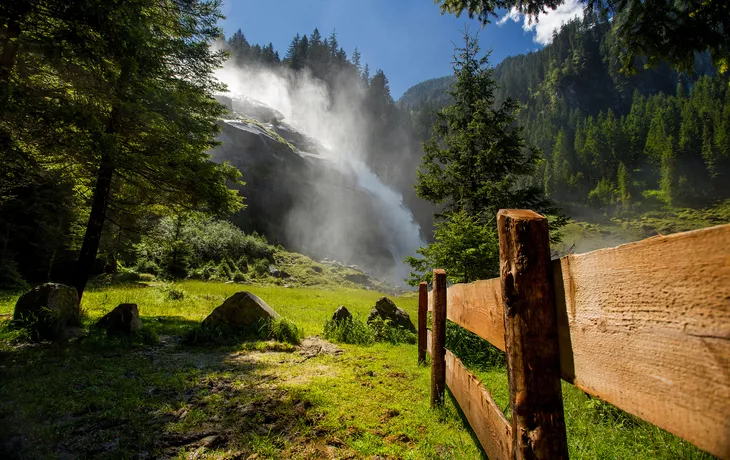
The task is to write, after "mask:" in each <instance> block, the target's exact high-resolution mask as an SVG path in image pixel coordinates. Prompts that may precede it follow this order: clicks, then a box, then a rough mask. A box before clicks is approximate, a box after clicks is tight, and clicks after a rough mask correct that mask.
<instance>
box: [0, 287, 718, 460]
mask: <svg viewBox="0 0 730 460" xmlns="http://www.w3.org/2000/svg"><path fill="white" fill-rule="evenodd" d="M171 288H174V292H176V294H175V295H173V296H170V295H169V293H170V292H172V291H171ZM240 289H246V290H250V291H251V292H253V293H254V294H256V295H258V296H260V297H261V298H262V299H264V300H265V301H266V302H267V303H268V304H269V305H271V306H272V307H273V308H274V309H275V310H276V311H277V312H279V314H281V315H282V317H284V318H286V319H287V320H289V321H293V322H294V323H295V324H296V325H297V326H298V327H300V328H302V329H303V332H304V335H306V336H312V335H315V334H320V335H321V334H322V332H323V327H324V324H325V322H326V320H328V319H329V318H330V317H331V315H332V313H333V312H334V310H335V309H336V308H337V307H338V306H340V305H345V306H347V308H348V309H349V310H350V312H352V313H353V315H354V316H355V317H356V318H361V319H362V318H365V317H366V316H367V314H368V313H369V311H370V309H371V308H372V306H373V305H374V304H375V301H376V300H377V299H378V298H379V297H380V296H381V294H378V293H376V292H373V291H367V290H355V289H336V288H332V289H321V288H318V289H314V288H303V287H298V288H284V287H281V286H240V285H235V284H222V283H205V282H195V281H186V282H182V283H179V284H178V285H176V286H172V287H171V286H169V285H152V286H147V287H142V285H135V286H116V287H112V288H105V289H96V290H91V291H89V292H87V293H86V294H85V295H84V298H83V301H82V308H83V310H84V312H85V314H86V315H87V319H86V323H87V324H89V323H91V322H93V321H94V320H96V319H98V318H99V317H100V316H101V315H103V314H104V313H106V312H107V311H109V310H110V309H112V308H113V307H115V306H116V305H117V304H119V303H122V302H135V303H137V304H138V305H139V308H140V313H141V315H142V317H143V323H144V326H145V328H146V329H147V330H148V331H150V335H149V336H150V337H159V341H157V342H155V341H144V340H143V341H130V342H123V341H113V340H105V339H104V338H103V337H99V336H93V337H91V338H88V339H86V340H81V341H72V342H69V343H66V344H33V345H26V344H21V345H13V344H12V339H13V338H14V337H13V336H12V333H9V332H7V331H3V332H1V333H0V457H2V458H133V457H142V456H148V457H169V458H188V456H190V455H193V456H195V455H197V457H196V458H248V457H249V456H250V455H253V454H257V455H258V456H257V457H254V458H302V459H304V458H406V459H421V458H432V459H441V458H445V459H449V458H453V459H478V458H483V457H482V455H483V454H482V453H481V451H480V449H479V447H478V443H477V442H476V440H475V438H474V437H473V435H472V433H471V431H470V430H469V428H468V426H467V425H466V424H465V422H464V420H463V419H462V417H461V415H460V413H459V410H458V409H457V407H456V406H455V404H454V402H453V400H452V399H451V398H447V401H446V404H445V407H444V408H443V409H441V410H436V411H434V410H431V409H430V408H429V406H428V401H429V398H428V395H429V388H430V376H429V368H428V367H426V366H419V365H417V364H416V361H417V351H416V346H415V345H411V344H397V345H393V344H390V343H375V344H368V345H366V346H362V345H347V344H338V345H337V346H333V345H330V344H327V343H326V342H322V341H320V340H315V341H313V342H308V341H311V340H312V339H307V340H305V341H304V342H303V343H302V346H301V347H300V348H295V347H294V346H292V345H290V344H288V343H279V342H267V341H259V342H246V343H238V344H234V345H230V344H229V345H225V346H220V345H213V346H211V345H208V346H195V347H193V346H186V345H183V344H182V343H180V338H181V337H183V336H184V335H185V334H186V333H187V332H188V331H190V330H191V329H193V328H194V327H196V325H197V324H199V322H200V321H201V320H202V319H203V318H205V316H207V314H208V313H210V312H211V311H212V310H213V308H215V307H216V306H217V305H219V304H220V303H222V301H223V300H224V299H225V298H226V297H228V296H230V295H232V294H233V293H234V292H236V291H237V290H240ZM16 299H17V294H7V293H6V294H2V295H0V313H10V312H12V308H13V305H14V303H15V300H16ZM394 300H395V302H396V304H397V305H398V306H399V307H401V308H404V309H405V310H406V311H407V312H408V313H409V314H410V315H411V318H412V319H413V320H414V321H415V319H416V309H417V298H416V297H415V296H413V295H407V296H403V297H398V298H394ZM465 340H466V339H465ZM464 343H469V342H464ZM469 350H470V347H468V346H467V347H463V350H462V351H461V353H462V354H469ZM475 353H476V352H475ZM479 353H481V354H475V356H479V359H483V357H484V356H489V352H486V353H487V354H484V353H485V352H484V351H483V350H480V351H479ZM464 358H465V362H471V363H472V364H471V365H472V368H473V369H474V370H475V372H476V373H477V375H478V376H479V377H480V378H481V379H482V380H483V382H484V384H485V386H486V387H487V388H488V389H489V390H490V392H491V393H492V394H493V396H494V398H495V400H496V402H497V404H498V405H499V406H500V408H502V409H503V410H505V411H506V409H507V406H508V401H509V396H508V392H507V378H506V373H505V371H504V369H503V368H501V367H499V366H497V367H492V368H484V367H480V366H475V364H474V362H473V360H472V361H470V360H469V359H468V358H469V356H464ZM494 362H498V360H496V361H494ZM563 392H564V405H565V411H566V420H567V425H568V441H569V448H570V455H571V457H572V458H587V459H588V458H590V459H593V458H595V459H604V458H615V459H622V458H647V459H648V458H666V459H669V458H710V457H709V456H707V455H706V454H703V453H702V452H700V451H699V450H698V449H696V448H694V447H692V446H691V445H689V444H688V443H686V442H684V441H681V440H679V439H677V438H676V437H674V436H672V435H670V434H668V433H666V432H664V431H662V430H660V429H658V428H656V427H654V426H652V425H649V424H647V423H644V422H642V421H639V420H637V419H635V418H633V417H631V416H628V415H627V414H625V413H623V412H622V411H619V410H617V409H615V408H613V407H611V406H609V405H606V404H603V403H601V402H599V401H598V400H596V399H589V398H588V397H586V396H585V395H584V394H583V393H582V392H580V391H578V390H576V389H575V388H573V387H572V386H570V385H568V384H564V385H563ZM507 413H508V412H507Z"/></svg>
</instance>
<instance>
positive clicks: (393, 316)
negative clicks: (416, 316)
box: [368, 297, 416, 332]
mask: <svg viewBox="0 0 730 460" xmlns="http://www.w3.org/2000/svg"><path fill="white" fill-rule="evenodd" d="M377 317H380V318H381V319H382V320H383V321H385V320H390V321H391V322H392V323H393V324H394V325H395V326H398V327H400V328H403V329H408V330H409V331H411V332H416V327H415V326H414V325H413V323H412V322H411V317H410V316H408V313H406V311H405V310H403V309H402V308H398V307H397V306H396V305H395V304H394V303H393V301H392V300H390V299H389V298H387V297H381V298H380V300H378V301H377V302H376V303H375V307H374V308H373V309H372V310H371V311H370V315H368V324H370V323H371V322H373V321H374V320H375V318H377Z"/></svg>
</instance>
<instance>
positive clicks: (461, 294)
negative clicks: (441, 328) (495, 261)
mask: <svg viewBox="0 0 730 460" xmlns="http://www.w3.org/2000/svg"><path fill="white" fill-rule="evenodd" d="M446 304H447V305H448V306H449V307H448V309H447V310H446V318H447V319H449V320H450V321H453V322H455V323H456V324H458V325H459V326H461V327H463V328H464V329H467V330H469V331H471V332H473V333H475V334H476V335H478V336H479V337H481V338H483V339H485V340H487V341H488V342H489V343H491V344H492V345H494V346H495V347H497V348H499V349H500V350H502V351H504V307H503V306H502V287H501V284H500V279H499V278H493V279H489V280H483V281H476V282H474V283H469V284H455V285H453V286H451V287H449V288H448V289H447V291H446Z"/></svg>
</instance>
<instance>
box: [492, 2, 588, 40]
mask: <svg viewBox="0 0 730 460" xmlns="http://www.w3.org/2000/svg"><path fill="white" fill-rule="evenodd" d="M575 17H577V18H582V17H583V5H582V4H581V2H580V0H565V3H563V4H562V5H560V6H559V7H558V8H557V9H556V10H550V9H548V10H547V13H540V14H539V15H538V17H537V21H535V20H533V21H532V23H530V20H529V18H528V17H527V16H525V15H523V14H522V13H520V12H519V10H517V9H516V8H512V9H511V10H510V11H509V12H508V13H507V14H505V15H504V16H502V17H501V18H500V19H499V21H497V25H500V26H502V25H504V24H505V23H506V22H507V21H508V20H512V21H514V22H520V20H522V30H524V31H525V32H531V33H534V34H535V36H534V37H533V38H532V39H533V41H534V42H535V43H540V44H541V45H548V44H550V43H551V42H552V41H553V30H555V29H559V28H560V26H561V24H563V23H566V22H568V21H570V20H571V19H573V18H575Z"/></svg>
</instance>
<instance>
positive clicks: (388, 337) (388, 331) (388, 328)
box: [370, 316, 418, 345]
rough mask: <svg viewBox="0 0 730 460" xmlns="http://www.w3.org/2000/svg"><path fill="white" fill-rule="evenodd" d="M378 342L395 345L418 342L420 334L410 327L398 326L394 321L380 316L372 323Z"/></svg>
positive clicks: (371, 326)
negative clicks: (410, 329)
mask: <svg viewBox="0 0 730 460" xmlns="http://www.w3.org/2000/svg"><path fill="white" fill-rule="evenodd" d="M370 329H372V331H373V335H374V336H375V341H376V342H389V343H391V344H393V345H395V344H398V343H410V344H413V343H416V342H417V341H418V336H417V335H416V334H414V333H413V332H411V331H409V330H408V329H404V328H402V327H398V326H396V325H394V324H393V323H392V321H390V320H389V319H388V320H385V321H383V319H382V318H381V317H379V316H377V317H375V319H374V320H373V321H372V322H371V323H370Z"/></svg>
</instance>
